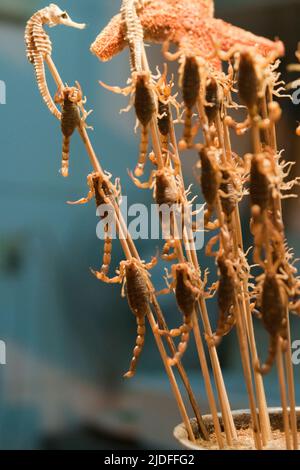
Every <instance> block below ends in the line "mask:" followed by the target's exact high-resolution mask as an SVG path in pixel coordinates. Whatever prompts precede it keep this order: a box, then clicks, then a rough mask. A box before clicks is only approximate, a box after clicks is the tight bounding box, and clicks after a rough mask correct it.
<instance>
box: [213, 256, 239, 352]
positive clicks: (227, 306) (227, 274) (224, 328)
mask: <svg viewBox="0 0 300 470" xmlns="http://www.w3.org/2000/svg"><path fill="white" fill-rule="evenodd" d="M217 265H218V269H219V275H220V277H219V280H218V281H217V283H216V284H215V285H214V286H213V289H214V290H215V291H217V296H218V297H217V298H218V307H219V319H218V324H217V330H216V332H215V333H214V334H213V335H212V336H208V335H206V336H205V338H206V341H207V344H208V346H209V347H214V346H217V345H218V344H219V343H220V341H221V340H222V338H223V337H224V336H226V335H228V334H229V333H230V331H231V330H232V328H233V327H234V325H235V323H236V319H235V316H234V306H235V302H236V292H237V288H238V286H239V282H238V276H237V273H236V269H235V267H234V263H233V262H232V260H231V259H230V257H227V256H225V254H224V253H222V254H219V255H218V256H217Z"/></svg>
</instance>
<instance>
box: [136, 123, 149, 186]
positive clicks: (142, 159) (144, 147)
mask: <svg viewBox="0 0 300 470" xmlns="http://www.w3.org/2000/svg"><path fill="white" fill-rule="evenodd" d="M148 144H149V129H148V126H142V130H141V143H140V155H139V161H138V164H137V166H136V168H135V170H134V174H135V176H137V177H139V176H142V175H143V174H144V167H145V164H146V161H147V152H148Z"/></svg>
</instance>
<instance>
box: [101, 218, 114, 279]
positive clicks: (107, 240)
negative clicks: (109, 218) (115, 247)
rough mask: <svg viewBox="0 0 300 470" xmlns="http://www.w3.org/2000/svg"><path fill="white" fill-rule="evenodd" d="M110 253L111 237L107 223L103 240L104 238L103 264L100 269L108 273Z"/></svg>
mask: <svg viewBox="0 0 300 470" xmlns="http://www.w3.org/2000/svg"><path fill="white" fill-rule="evenodd" d="M111 253H112V238H111V233H110V227H109V224H107V226H106V227H105V240H104V255H103V264H102V268H101V271H102V272H103V273H104V274H105V275H108V272H109V266H110V262H111Z"/></svg>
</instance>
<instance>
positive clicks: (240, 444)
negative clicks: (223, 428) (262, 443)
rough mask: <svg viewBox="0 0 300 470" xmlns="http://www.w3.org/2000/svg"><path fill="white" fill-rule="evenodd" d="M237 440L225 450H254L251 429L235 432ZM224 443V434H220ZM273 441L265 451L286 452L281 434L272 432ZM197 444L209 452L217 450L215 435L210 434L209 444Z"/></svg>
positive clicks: (204, 442) (283, 437) (282, 434)
mask: <svg viewBox="0 0 300 470" xmlns="http://www.w3.org/2000/svg"><path fill="white" fill-rule="evenodd" d="M237 434H238V440H237V441H235V442H234V443H233V445H232V446H227V445H226V447H225V449H227V450H254V449H255V447H254V442H253V433H252V430H251V429H239V430H238V431H237ZM222 435H223V437H224V441H225V434H224V433H222ZM272 435H273V440H272V441H270V442H269V443H268V445H267V446H266V447H264V449H265V450H286V448H287V446H286V440H285V435H284V433H283V432H281V431H279V430H278V429H277V430H274V431H273V432H272ZM298 442H299V447H300V432H298ZM197 444H198V445H199V446H200V447H203V448H206V449H210V450H217V449H219V446H218V444H217V440H216V435H215V434H214V433H213V434H211V440H210V442H207V441H204V440H202V439H198V440H197Z"/></svg>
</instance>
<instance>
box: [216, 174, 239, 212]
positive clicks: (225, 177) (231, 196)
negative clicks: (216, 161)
mask: <svg viewBox="0 0 300 470" xmlns="http://www.w3.org/2000/svg"><path fill="white" fill-rule="evenodd" d="M220 190H221V197H220V200H221V205H222V210H223V212H224V214H225V215H226V216H227V218H228V219H230V217H231V214H232V213H233V211H234V210H235V208H236V206H237V200H236V196H235V190H234V185H233V183H232V180H231V178H230V174H229V173H228V171H222V183H221V184H220Z"/></svg>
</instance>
